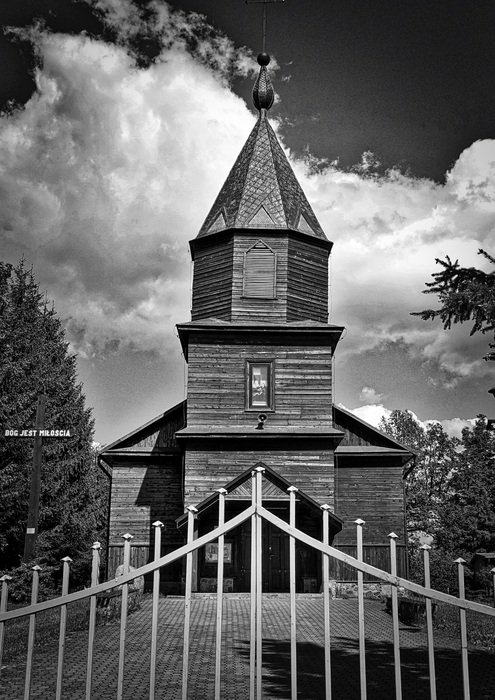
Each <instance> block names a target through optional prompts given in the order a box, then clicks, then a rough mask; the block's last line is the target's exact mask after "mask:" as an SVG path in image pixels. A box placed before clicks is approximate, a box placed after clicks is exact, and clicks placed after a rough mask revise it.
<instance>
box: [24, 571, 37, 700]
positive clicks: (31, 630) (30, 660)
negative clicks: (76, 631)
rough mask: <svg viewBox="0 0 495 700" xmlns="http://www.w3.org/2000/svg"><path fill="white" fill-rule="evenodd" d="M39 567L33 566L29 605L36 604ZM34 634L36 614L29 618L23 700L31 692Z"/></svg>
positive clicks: (27, 699) (26, 698) (27, 698)
mask: <svg viewBox="0 0 495 700" xmlns="http://www.w3.org/2000/svg"><path fill="white" fill-rule="evenodd" d="M40 571H41V566H38V565H36V566H33V567H32V572H33V582H32V587H31V605H36V603H37V602H38V589H39V581H40ZM35 632H36V613H34V614H33V615H30V616H29V633H28V649H27V658H26V681H25V683H24V700H29V695H30V692H31V669H32V665H33V649H34V635H35Z"/></svg>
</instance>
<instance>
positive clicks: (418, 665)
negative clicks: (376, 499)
mask: <svg viewBox="0 0 495 700" xmlns="http://www.w3.org/2000/svg"><path fill="white" fill-rule="evenodd" d="M249 603H250V601H249V597H248V596H242V595H240V596H235V595H233V596H227V597H226V598H225V603H224V657H223V658H224V661H223V668H222V679H223V687H222V698H224V699H225V700H237V699H239V700H245V699H246V700H247V698H248V690H249ZM183 609H184V600H183V599H180V598H162V599H160V609H159V640H158V663H157V687H156V698H160V699H161V700H175V699H176V698H180V697H181V674H182V666H181V664H182V625H183ZM215 613H216V601H215V597H214V596H198V597H196V598H194V599H193V601H192V611H191V652H190V653H191V666H190V676H189V698H190V699H191V700H202V699H203V698H205V699H209V698H213V682H214V654H215V646H214V639H215ZM297 614H298V690H299V698H301V699H302V700H318V699H319V698H324V675H323V674H324V670H323V664H324V650H323V600H322V598H321V596H298V600H297ZM331 624H332V689H333V697H334V698H335V700H354V698H356V699H358V698H359V697H360V695H359V655H358V641H357V630H358V628H357V602H356V601H355V600H335V601H332V603H331ZM150 629H151V599H149V598H147V599H145V601H144V603H143V606H142V609H141V610H140V611H138V612H135V613H133V614H132V615H131V616H130V617H129V619H128V631H127V643H126V664H125V682H124V687H125V691H124V698H126V699H129V700H141V699H142V700H145V699H146V698H148V693H149V651H150ZM289 634H290V630H289V598H288V596H284V595H265V596H264V602H263V692H264V696H263V697H264V698H265V699H266V700H269V699H274V700H275V699H277V698H290V642H289V638H290V637H289ZM400 634H401V665H402V684H403V697H404V700H422V699H423V698H425V700H426V699H427V698H429V697H430V694H429V681H428V667H427V652H426V637H425V634H424V632H423V631H418V630H416V629H414V628H411V627H406V626H404V625H401V632H400ZM118 640H119V623H118V622H116V623H113V624H110V625H106V626H104V627H98V628H97V632H96V641H95V668H94V683H93V696H92V697H93V698H94V699H95V700H107V698H108V699H110V698H115V697H116V679H117V666H118ZM435 645H436V653H435V660H436V667H437V693H438V699H439V700H457V699H458V698H459V699H461V698H462V675H461V656H460V650H459V642H458V640H452V639H450V638H448V637H446V636H445V635H442V634H441V633H440V632H438V633H436V634H435ZM366 651H367V657H366V658H367V689H368V699H369V700H393V699H394V698H395V690H394V668H393V648H392V620H391V617H390V615H388V614H387V613H386V612H385V611H384V609H383V605H382V604H381V603H379V602H375V601H366ZM86 654H87V633H86V632H73V633H71V634H70V635H69V638H68V640H67V647H66V657H65V658H66V664H65V673H64V683H63V697H64V698H66V699H67V700H78V699H79V698H84V691H85V672H86ZM56 663H57V643H54V644H50V645H46V646H45V647H44V648H43V649H38V650H37V651H36V652H35V662H34V669H33V679H32V686H31V688H32V693H31V698H32V699H33V700H35V699H37V700H52V698H54V697H55V678H56ZM469 663H470V676H471V698H472V700H493V698H495V654H490V653H488V652H481V651H476V650H472V651H470V655H469ZM24 673H25V667H24V662H17V663H11V664H9V665H7V666H6V667H4V668H3V669H2V674H1V677H0V698H1V699H2V700H18V699H21V698H23V692H24Z"/></svg>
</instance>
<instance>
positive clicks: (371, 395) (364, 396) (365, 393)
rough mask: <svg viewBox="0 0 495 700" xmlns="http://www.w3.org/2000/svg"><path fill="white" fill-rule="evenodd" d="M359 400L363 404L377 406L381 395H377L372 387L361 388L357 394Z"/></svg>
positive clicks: (381, 398) (381, 397)
mask: <svg viewBox="0 0 495 700" xmlns="http://www.w3.org/2000/svg"><path fill="white" fill-rule="evenodd" d="M359 400H360V401H363V402H364V403H365V404H367V405H368V404H378V403H380V402H381V401H382V400H383V394H378V393H377V392H376V391H375V389H373V387H370V386H363V388H362V389H361V393H360V394H359Z"/></svg>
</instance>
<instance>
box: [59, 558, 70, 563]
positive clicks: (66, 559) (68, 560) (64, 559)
mask: <svg viewBox="0 0 495 700" xmlns="http://www.w3.org/2000/svg"><path fill="white" fill-rule="evenodd" d="M60 561H66V562H67V563H69V562H71V561H72V559H71V558H70V557H62V559H61V560H60Z"/></svg>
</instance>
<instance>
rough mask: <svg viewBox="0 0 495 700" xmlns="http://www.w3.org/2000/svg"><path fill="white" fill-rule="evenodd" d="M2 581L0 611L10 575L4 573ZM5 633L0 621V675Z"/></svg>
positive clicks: (4, 601) (5, 600)
mask: <svg viewBox="0 0 495 700" xmlns="http://www.w3.org/2000/svg"><path fill="white" fill-rule="evenodd" d="M0 581H1V582H2V597H1V599H0V612H5V611H6V610H7V600H8V597H9V583H8V582H9V581H12V576H8V575H7V574H5V575H4V576H2V578H0ZM4 634H5V622H0V675H1V673H2V658H3V641H4Z"/></svg>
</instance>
